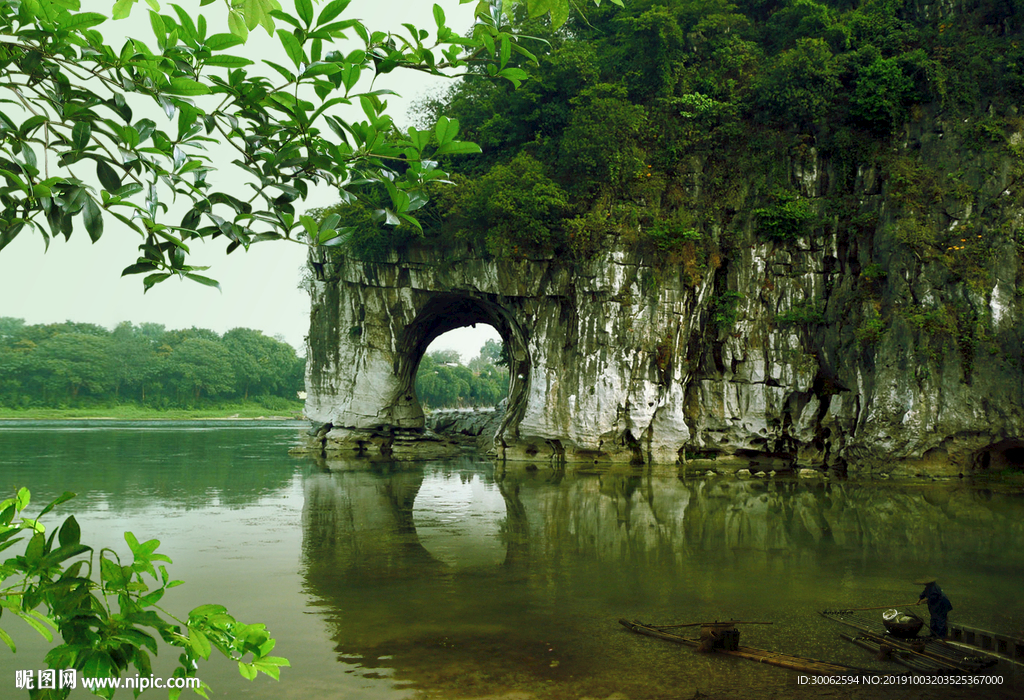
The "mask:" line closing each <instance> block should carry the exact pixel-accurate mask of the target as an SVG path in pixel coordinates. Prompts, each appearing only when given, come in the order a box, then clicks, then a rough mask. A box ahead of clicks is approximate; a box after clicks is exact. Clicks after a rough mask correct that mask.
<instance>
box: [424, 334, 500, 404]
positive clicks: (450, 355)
mask: <svg viewBox="0 0 1024 700" xmlns="http://www.w3.org/2000/svg"><path fill="white" fill-rule="evenodd" d="M508 380H509V371H508V361H507V359H505V345H504V343H503V342H502V340H501V335H500V334H499V333H498V332H497V331H496V330H495V329H494V327H493V326H491V325H490V324H477V325H475V326H467V327H464V328H458V329H455V330H453V331H448V332H447V333H444V334H442V335H440V336H438V337H437V338H435V339H434V341H433V342H432V343H431V344H430V346H429V347H428V348H427V350H426V352H424V354H423V357H421V358H420V363H419V366H418V368H417V370H416V381H415V384H414V387H415V389H416V396H417V398H419V401H420V406H422V407H423V409H424V410H429V411H434V410H444V409H481V408H484V409H493V408H495V407H497V406H498V405H499V403H501V401H503V400H504V399H507V398H508V384H509V381H508Z"/></svg>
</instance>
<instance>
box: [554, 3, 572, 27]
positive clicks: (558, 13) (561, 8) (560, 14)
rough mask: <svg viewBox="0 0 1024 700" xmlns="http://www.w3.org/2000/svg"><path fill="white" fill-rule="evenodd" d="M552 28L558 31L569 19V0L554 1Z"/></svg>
mask: <svg viewBox="0 0 1024 700" xmlns="http://www.w3.org/2000/svg"><path fill="white" fill-rule="evenodd" d="M551 5H552V6H551V28H552V29H558V28H559V27H561V26H562V25H563V24H565V23H566V21H567V20H568V19H569V0H552V3H551Z"/></svg>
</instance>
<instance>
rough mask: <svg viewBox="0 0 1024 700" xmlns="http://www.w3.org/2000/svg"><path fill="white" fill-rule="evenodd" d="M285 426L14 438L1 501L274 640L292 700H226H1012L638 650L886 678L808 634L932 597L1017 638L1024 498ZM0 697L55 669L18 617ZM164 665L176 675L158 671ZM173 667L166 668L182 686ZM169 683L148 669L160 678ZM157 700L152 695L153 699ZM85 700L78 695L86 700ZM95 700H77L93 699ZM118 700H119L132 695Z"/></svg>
mask: <svg viewBox="0 0 1024 700" xmlns="http://www.w3.org/2000/svg"><path fill="white" fill-rule="evenodd" d="M303 428H304V426H303V425H301V424H299V423H292V422H281V423H275V422H265V421H259V422H238V421H231V422H209V421H204V422H195V423H187V422H160V423H156V422H154V423H123V422H112V421H90V422H84V421H75V422H73V423H58V422H39V423H14V422H6V423H0V475H2V481H3V486H4V489H5V490H8V491H10V490H13V489H14V488H16V487H17V486H19V485H27V486H29V487H30V488H31V489H32V492H33V502H34V503H35V504H36V505H37V506H38V505H42V504H43V503H45V502H46V501H47V500H49V499H51V498H53V497H55V496H57V495H59V494H60V493H62V492H64V491H74V492H76V493H78V494H79V495H78V497H77V498H76V499H74V500H73V501H71V502H70V503H68V504H65V506H63V507H62V510H61V511H60V512H59V513H58V517H63V515H64V514H66V513H69V512H74V513H75V514H76V517H77V518H78V520H79V522H80V523H81V525H82V530H83V539H84V540H85V541H87V542H89V543H92V544H96V545H100V546H112V547H115V548H118V549H119V550H120V551H121V552H127V547H126V545H124V540H123V537H122V533H123V532H124V531H125V530H131V531H132V532H134V533H135V534H136V536H137V537H138V538H139V539H140V540H143V539H149V538H153V537H156V538H159V539H160V540H161V543H162V544H161V549H162V551H164V552H165V553H166V554H168V555H169V556H170V557H171V558H172V559H174V565H173V567H171V572H172V574H173V575H174V577H176V578H182V579H184V580H186V581H187V585H185V586H182V587H179V588H176V589H174V590H172V591H171V592H170V593H169V594H168V595H167V597H165V599H164V603H165V605H166V607H168V608H170V609H173V610H174V611H176V612H180V613H186V612H187V610H188V609H190V608H191V607H193V606H195V605H198V604H200V603H205V602H220V603H224V604H226V605H228V606H229V608H230V609H231V610H232V612H233V613H235V615H236V616H237V617H239V618H241V619H243V620H252V621H256V620H258V621H261V622H266V623H267V624H268V626H269V627H270V629H271V631H272V632H273V634H274V635H275V636H276V637H277V639H278V647H277V649H276V650H275V653H277V654H280V655H282V656H286V657H288V658H289V659H291V662H292V668H290V669H287V670H285V671H284V672H283V673H282V680H281V682H280V683H275V682H273V681H270V680H267V679H265V678H260V679H258V680H257V681H256V682H254V683H249V682H247V681H244V680H242V679H241V678H240V677H239V676H238V675H237V672H236V670H235V669H234V668H233V667H232V666H231V665H230V664H228V663H227V662H223V663H217V662H212V663H210V664H209V665H208V666H206V667H204V668H203V669H202V670H201V673H200V676H201V677H202V678H203V679H204V680H205V681H207V682H208V683H209V684H210V685H212V686H213V689H214V693H213V695H212V697H220V698H257V699H263V698H266V699H271V698H303V699H306V698H344V699H346V700H349V699H351V700H364V699H365V700H399V699H402V698H420V697H429V698H494V699H498V698H501V699H503V700H531V699H532V698H554V699H557V698H580V699H582V698H594V699H601V700H606V699H611V700H641V699H646V698H651V699H654V698H657V699H662V698H665V699H668V698H686V699H689V698H694V697H708V698H788V697H808V698H810V697H821V696H826V697H828V696H831V697H864V698H889V697H893V698H897V697H899V698H932V697H963V698H968V697H970V698H973V697H1007V698H1009V697H1018V696H1019V692H1020V685H1019V684H1018V686H1017V688H1016V689H1013V688H1010V687H1008V686H1009V684H1010V683H1011V682H1012V681H1013V678H1012V675H1011V674H1009V673H1008V674H1006V676H1005V682H1004V686H1003V688H1002V689H1001V690H1000V689H997V688H993V687H991V686H989V687H986V688H984V689H978V688H973V689H970V690H963V689H948V688H947V689H936V688H934V687H910V688H901V689H899V690H893V689H881V688H874V689H871V688H864V687H855V688H842V689H840V688H835V687H829V688H824V689H823V688H821V687H820V686H816V687H814V688H811V687H807V686H799V685H798V684H797V677H798V675H799V674H797V673H796V672H793V671H788V670H784V669H780V668H774V667H766V666H762V665H758V664H755V663H751V662H748V661H742V660H737V659H731V658H722V657H715V656H710V657H709V656H703V655H698V654H696V653H694V652H693V651H692V650H691V649H689V648H684V647H679V646H676V645H674V644H671V643H668V642H664V641H661V640H657V639H651V638H647V637H641V636H638V635H634V634H632V633H630V632H628V631H626V630H625V629H623V628H622V627H620V626H619V625H618V624H616V620H617V619H618V618H620V617H624V618H628V619H634V618H639V619H642V620H644V621H652V622H658V623H672V622H696V621H709V620H715V619H731V618H739V619H742V620H749V621H755V622H771V623H772V624H770V625H749V626H744V627H742V628H741V629H742V635H743V643H745V644H748V645H750V646H755V647H760V648H766V649H774V650H779V651H786V652H788V653H793V654H799V655H803V656H810V657H814V658H819V659H822V660H829V661H838V662H842V663H848V664H852V665H857V666H874V667H876V668H885V666H884V664H880V663H879V662H876V661H874V660H873V659H872V658H871V657H870V655H868V654H867V653H866V652H863V651H861V650H860V649H857V648H855V647H852V646H850V645H848V644H846V643H845V642H842V641H841V640H840V639H839V637H838V632H839V631H841V629H840V627H839V626H838V625H836V624H835V623H832V622H829V621H827V620H824V619H823V618H821V617H820V616H818V615H817V614H816V611H817V610H821V609H828V608H835V607H866V606H874V605H893V604H899V603H908V602H913V601H915V600H916V599H917V594H918V593H919V592H920V590H919V589H920V586H915V585H914V584H913V583H912V581H913V580H914V579H915V578H918V577H920V576H922V575H925V574H929V575H932V576H935V577H936V578H938V580H939V583H940V585H942V587H943V588H944V590H945V591H946V593H947V594H948V595H949V597H950V598H951V599H952V601H953V605H954V610H953V613H952V615H951V619H952V620H959V621H962V622H965V623H968V624H974V625H976V626H980V627H986V628H991V629H996V630H1000V631H1004V632H1016V631H1018V630H1020V629H1021V628H1024V601H1022V597H1021V590H1022V582H1024V497H1022V496H1021V495H1020V494H1018V493H1013V492H1004V491H1001V490H999V489H993V488H991V487H987V488H986V487H983V486H979V485H970V484H965V483H961V482H956V483H927V484H902V485H896V484H891V483H856V484H855V483H819V482H814V483H807V482H796V481H792V480H789V481H781V480H776V481H767V482H765V481H757V480H754V481H751V480H747V481H743V480H738V479H732V478H728V479H727V478H712V479H703V478H700V479H688V478H680V476H679V474H678V473H677V472H676V471H675V470H671V469H655V470H648V471H643V472H631V471H625V470H623V471H612V472H606V473H602V474H583V473H573V472H571V471H570V472H567V473H560V472H554V471H551V470H548V469H546V468H543V467H542V468H539V469H534V468H528V467H522V466H518V467H514V468H513V467H510V468H508V469H507V470H499V471H498V472H497V473H496V470H495V467H494V466H493V465H492V464H491V463H490V462H488V461H486V460H481V459H479V458H476V457H473V456H469V455H467V456H466V457H465V458H461V459H456V460H450V461H445V462H426V463H421V464H394V463H382V464H375V465H370V464H367V463H362V462H332V463H329V464H320V465H317V464H315V463H313V462H311V461H306V460H303V459H300V458H296V457H291V456H289V455H288V449H289V448H290V447H291V446H293V445H295V444H297V443H298V441H299V435H300V432H301V430H302V429H303ZM2 623H3V626H4V628H5V629H7V630H9V631H11V632H12V634H13V635H14V637H15V639H16V641H17V642H18V643H19V650H18V653H17V654H16V655H12V654H10V653H9V652H7V651H6V650H4V649H3V648H0V697H17V696H18V695H17V692H16V691H14V690H13V688H14V671H15V669H20V668H41V667H42V666H43V664H42V663H41V658H42V655H43V654H44V653H45V649H46V645H45V643H43V642H42V640H41V639H39V638H38V637H36V636H35V633H34V632H31V631H29V630H25V629H22V628H20V627H19V626H18V624H17V621H12V620H9V619H8V617H7V616H4V618H3V620H2ZM165 655H166V656H168V657H169V656H170V655H169V654H165ZM170 661H171V659H170V658H165V659H163V660H162V663H163V664H165V666H164V667H163V670H164V671H167V670H168V669H169V668H170ZM159 670H160V667H159V666H158V672H159ZM162 696H163V694H162V693H153V692H148V693H146V694H145V695H144V697H154V698H155V697H162ZM73 697H78V696H73ZM82 697H88V696H84V695H82ZM125 697H130V695H125Z"/></svg>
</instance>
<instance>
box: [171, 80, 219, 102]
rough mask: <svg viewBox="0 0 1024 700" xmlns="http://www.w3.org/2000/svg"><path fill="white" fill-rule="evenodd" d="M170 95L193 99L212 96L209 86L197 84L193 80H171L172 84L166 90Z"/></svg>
mask: <svg viewBox="0 0 1024 700" xmlns="http://www.w3.org/2000/svg"><path fill="white" fill-rule="evenodd" d="M166 92H167V94H169V95H184V96H187V97H191V96H193V95H208V94H210V88H209V86H208V85H204V84H203V83H199V82H196V81H195V80H192V79H191V78H180V77H179V78H171V80H170V83H169V84H168V86H167V90H166Z"/></svg>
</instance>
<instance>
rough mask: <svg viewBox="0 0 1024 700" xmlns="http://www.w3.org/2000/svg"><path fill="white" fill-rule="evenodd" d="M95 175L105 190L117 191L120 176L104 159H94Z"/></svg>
mask: <svg viewBox="0 0 1024 700" xmlns="http://www.w3.org/2000/svg"><path fill="white" fill-rule="evenodd" d="M96 177H98V178H99V179H100V184H101V185H103V189H105V190H106V191H107V192H117V191H118V190H119V189H121V178H120V176H119V175H118V174H117V171H115V170H114V169H113V168H112V167H110V164H109V163H107V161H105V160H98V161H96Z"/></svg>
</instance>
